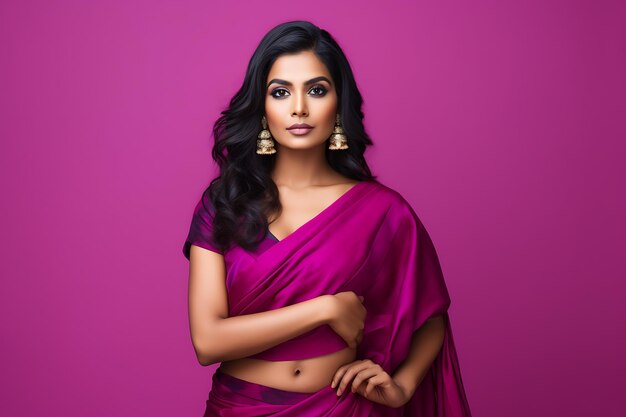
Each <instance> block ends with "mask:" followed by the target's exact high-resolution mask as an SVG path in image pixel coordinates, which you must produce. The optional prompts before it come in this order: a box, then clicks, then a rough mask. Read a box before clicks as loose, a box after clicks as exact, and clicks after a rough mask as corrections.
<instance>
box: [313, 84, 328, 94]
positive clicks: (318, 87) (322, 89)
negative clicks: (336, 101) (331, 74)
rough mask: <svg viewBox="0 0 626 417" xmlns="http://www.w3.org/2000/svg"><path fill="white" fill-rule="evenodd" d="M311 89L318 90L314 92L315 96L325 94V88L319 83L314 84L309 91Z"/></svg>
mask: <svg viewBox="0 0 626 417" xmlns="http://www.w3.org/2000/svg"><path fill="white" fill-rule="evenodd" d="M313 90H317V91H319V92H320V93H319V94H314V95H316V96H323V95H324V94H326V89H325V88H324V87H322V86H321V85H316V86H315V87H313V88H311V91H313Z"/></svg>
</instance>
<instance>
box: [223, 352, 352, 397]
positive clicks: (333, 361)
mask: <svg viewBox="0 0 626 417" xmlns="http://www.w3.org/2000/svg"><path fill="white" fill-rule="evenodd" d="M355 359H356V349H352V348H349V347H347V348H345V349H343V350H340V351H337V352H332V353H329V354H327V355H323V356H316V357H314V358H307V359H301V360H293V361H266V360H262V359H256V358H242V359H235V360H232V361H227V362H222V364H221V365H220V370H221V371H223V372H224V373H226V374H229V375H232V376H234V377H235V378H239V379H243V380H244V381H248V382H254V383H256V384H260V385H265V386H268V387H272V388H277V389H281V390H284V391H295V392H309V393H310V392H317V391H319V390H320V389H322V388H324V387H325V386H330V383H331V381H332V379H333V376H334V375H335V372H337V369H338V368H339V367H340V366H342V365H345V364H347V363H350V362H353V361H354V360H355Z"/></svg>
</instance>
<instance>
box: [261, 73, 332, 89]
mask: <svg viewBox="0 0 626 417" xmlns="http://www.w3.org/2000/svg"><path fill="white" fill-rule="evenodd" d="M318 81H326V82H327V83H328V84H330V85H333V84H332V83H331V82H330V80H329V79H328V78H326V77H324V76H323V75H322V76H320V77H315V78H311V79H310V80H308V81H305V82H304V85H310V84H313V83H316V82H318ZM272 83H276V84H282V85H288V86H293V83H291V82H289V81H286V80H281V79H280V78H274V79H272V80H271V81H270V82H269V83H267V87H269V86H270V85H271V84H272Z"/></svg>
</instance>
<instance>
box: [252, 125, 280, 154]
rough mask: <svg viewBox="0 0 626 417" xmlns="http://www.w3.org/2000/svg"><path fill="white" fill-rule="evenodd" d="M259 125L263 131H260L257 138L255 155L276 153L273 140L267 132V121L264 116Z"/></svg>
mask: <svg viewBox="0 0 626 417" xmlns="http://www.w3.org/2000/svg"><path fill="white" fill-rule="evenodd" d="M261 124H262V125H263V130H261V131H260V132H259V134H258V136H257V137H258V139H257V141H256V153H258V154H259V155H271V154H273V153H276V148H274V138H272V134H271V133H270V131H269V130H267V119H266V118H265V116H263V118H262V119H261Z"/></svg>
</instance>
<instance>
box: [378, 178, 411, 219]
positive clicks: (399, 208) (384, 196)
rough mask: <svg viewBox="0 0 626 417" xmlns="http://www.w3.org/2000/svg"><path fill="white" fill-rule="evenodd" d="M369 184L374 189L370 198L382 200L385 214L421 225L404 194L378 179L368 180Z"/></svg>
mask: <svg viewBox="0 0 626 417" xmlns="http://www.w3.org/2000/svg"><path fill="white" fill-rule="evenodd" d="M368 182H370V183H371V186H372V187H373V188H374V189H375V190H376V193H375V194H374V195H373V196H372V198H373V199H374V200H375V201H376V202H377V203H381V202H384V203H385V206H386V208H387V214H388V215H391V216H393V217H396V218H399V219H401V220H404V221H405V222H409V223H411V224H419V225H421V221H420V219H419V216H418V215H417V213H416V211H415V209H414V208H413V206H412V205H411V203H409V201H408V200H407V199H406V198H405V196H404V195H403V194H402V193H401V192H400V191H398V190H397V189H396V188H395V187H393V186H391V185H388V184H383V183H381V182H380V181H378V180H369V181H368Z"/></svg>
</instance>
